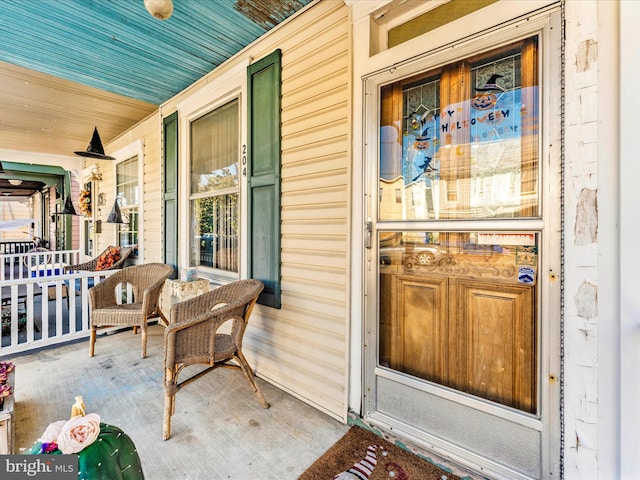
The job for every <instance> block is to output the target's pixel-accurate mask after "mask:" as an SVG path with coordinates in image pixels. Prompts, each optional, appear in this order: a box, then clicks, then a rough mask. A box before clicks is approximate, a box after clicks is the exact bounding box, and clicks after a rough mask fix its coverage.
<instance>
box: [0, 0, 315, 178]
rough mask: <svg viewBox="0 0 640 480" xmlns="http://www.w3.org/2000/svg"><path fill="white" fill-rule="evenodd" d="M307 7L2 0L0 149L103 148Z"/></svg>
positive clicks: (214, 1)
mask: <svg viewBox="0 0 640 480" xmlns="http://www.w3.org/2000/svg"><path fill="white" fill-rule="evenodd" d="M312 1H313V0H207V1H202V0H174V2H173V15H172V16H171V17H170V18H169V19H167V20H164V21H161V20H156V19H155V18H153V17H152V16H151V15H150V14H149V13H148V12H147V11H146V10H145V7H144V4H143V0H109V1H99V0H63V1H60V0H39V1H37V2H32V1H15V0H0V34H1V35H2V42H0V86H1V87H0V149H1V150H4V149H6V150H15V151H20V152H37V153H44V154H51V155H73V152H74V151H77V150H84V149H85V148H86V147H87V145H88V143H89V141H90V139H91V134H92V132H93V127H94V126H97V127H98V130H99V132H100V137H101V139H102V142H103V143H107V142H109V141H110V140H112V139H113V138H115V137H117V136H118V135H119V134H121V133H122V132H124V131H126V130H127V129H128V128H130V127H131V126H132V125H134V124H135V123H137V122H138V121H140V120H142V119H143V118H145V117H146V116H148V115H149V114H150V113H152V112H154V111H155V110H156V109H157V107H158V105H160V104H161V103H162V102H164V101H166V100H167V99H169V98H170V97H172V96H173V95H175V94H176V93H178V92H180V91H181V90H183V89H184V88H185V87H187V86H188V85H190V84H192V83H193V82H195V81H196V80H198V79H199V78H201V77H202V76H204V75H205V74H207V73H208V72H210V71H211V70H213V69H215V68H216V67H217V66H218V65H220V64H221V63H223V62H224V61H225V60H227V59H228V58H230V57H231V56H233V55H234V54H236V53H237V52H239V51H240V50H242V49H243V48H244V47H245V46H246V45H248V44H250V43H251V42H253V41H254V40H255V39H257V38H259V37H260V36H261V35H263V34H264V33H266V32H267V31H268V30H270V29H271V28H273V27H274V26H276V25H277V24H279V23H281V22H282V21H284V20H285V19H286V18H288V17H289V16H291V15H292V14H294V13H296V12H297V11H299V10H300V9H301V8H303V7H305V6H306V5H307V4H309V3H311V2H312ZM0 161H2V158H1V156H0ZM0 176H1V174H0Z"/></svg>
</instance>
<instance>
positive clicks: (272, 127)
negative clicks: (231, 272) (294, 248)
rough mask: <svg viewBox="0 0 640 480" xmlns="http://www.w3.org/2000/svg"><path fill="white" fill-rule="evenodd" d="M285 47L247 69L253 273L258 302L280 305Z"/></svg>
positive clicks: (248, 166)
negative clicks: (258, 289) (282, 60)
mask: <svg viewBox="0 0 640 480" xmlns="http://www.w3.org/2000/svg"><path fill="white" fill-rule="evenodd" d="M280 58H281V52H280V50H276V51H275V52H273V53H272V54H270V55H269V56H267V57H265V58H263V59H261V60H259V61H257V62H256V63H254V64H253V65H250V66H249V67H248V69H247V76H248V80H247V91H248V92H247V93H248V99H247V102H248V107H249V118H248V121H249V125H248V145H247V160H248V165H247V168H248V173H247V174H248V177H249V178H248V184H249V194H248V198H249V242H248V244H249V252H248V253H249V255H248V258H249V277H251V278H256V279H258V280H262V282H263V283H264V291H263V292H262V294H261V295H260V298H259V299H258V303H261V304H263V305H267V306H270V307H274V308H280Z"/></svg>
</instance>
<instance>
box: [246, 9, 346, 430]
mask: <svg viewBox="0 0 640 480" xmlns="http://www.w3.org/2000/svg"><path fill="white" fill-rule="evenodd" d="M349 25H350V23H349V20H348V17H347V9H346V7H345V6H344V4H343V3H342V2H323V3H321V4H319V5H317V6H316V7H313V8H311V9H310V10H309V11H307V12H306V13H305V14H304V15H302V16H300V17H298V18H296V19H295V20H294V21H292V22H290V23H288V24H287V25H286V26H285V28H282V29H281V30H279V31H278V35H277V36H278V37H281V38H278V42H277V47H278V48H281V49H282V199H281V202H282V218H281V222H282V238H281V241H282V309H281V310H274V309H270V308H264V307H260V306H259V307H258V308H256V311H255V314H254V315H255V316H254V320H253V326H254V327H256V328H252V329H250V330H249V331H248V335H247V337H248V338H247V345H248V346H249V347H250V348H251V350H252V353H253V355H251V357H252V360H253V362H254V365H255V366H256V368H257V370H258V372H259V374H260V375H261V376H262V377H264V378H266V379H268V380H270V381H271V382H273V383H275V384H277V385H280V386H281V387H282V388H284V389H285V390H287V391H289V392H291V393H292V394H294V395H295V396H297V397H299V398H302V399H303V400H305V401H307V402H309V403H310V404H312V405H314V406H316V407H317V408H319V409H321V410H323V411H325V412H327V413H328V414H330V415H332V416H335V417H336V418H339V419H345V418H346V412H347V405H346V395H347V392H346V388H347V382H346V376H347V371H346V368H347V351H346V348H347V345H348V339H347V336H346V335H347V324H348V311H349V287H348V276H349V271H348V268H347V265H348V263H349V258H348V254H347V252H348V249H347V245H348V231H349V228H348V221H349V208H348V199H349V165H350V152H349V147H348V146H349V143H350V106H351V101H350V72H351V70H350V54H349V42H350V36H349ZM257 46H258V45H256V47H257ZM265 53H269V52H268V51H266V52H265Z"/></svg>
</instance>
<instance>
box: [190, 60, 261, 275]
mask: <svg viewBox="0 0 640 480" xmlns="http://www.w3.org/2000/svg"><path fill="white" fill-rule="evenodd" d="M248 66H249V60H248V59H247V60H242V61H240V62H238V63H237V64H236V65H234V66H233V67H232V68H231V69H229V70H228V71H226V72H225V73H223V74H222V75H220V76H219V77H216V78H212V79H211V80H210V81H209V83H207V84H206V85H205V86H204V87H202V88H201V89H200V90H198V91H197V92H195V93H194V94H192V95H191V96H189V97H188V98H187V99H185V100H184V101H182V102H180V103H178V105H177V109H178V118H179V124H178V129H179V131H178V138H179V139H180V141H179V142H180V144H179V152H180V156H179V158H180V159H181V163H180V165H179V167H178V171H179V179H178V182H179V188H180V191H182V192H191V186H190V184H189V182H190V180H189V178H190V175H189V169H190V165H191V122H192V121H194V120H196V119H198V118H200V117H202V116H203V115H206V114H207V113H209V112H211V111H213V110H215V109H217V108H219V107H221V106H223V105H225V104H227V103H229V102H230V101H232V100H234V99H238V115H239V125H238V127H239V129H240V130H239V132H238V133H239V135H238V139H239V142H240V145H239V148H238V152H239V158H238V188H239V191H238V202H239V209H238V211H239V213H238V214H239V216H240V218H239V221H238V235H239V237H240V241H239V243H238V248H239V252H238V272H237V273H236V272H227V271H224V270H219V269H215V268H208V267H198V272H199V274H200V275H201V276H202V277H205V278H209V279H210V280H212V281H213V282H214V283H220V284H222V283H227V282H230V281H233V280H237V279H239V278H246V276H247V261H246V258H245V257H244V256H243V255H242V252H246V251H247V198H246V197H247V177H246V174H245V173H244V171H243V169H242V162H241V160H242V146H243V145H246V144H247V122H246V119H247V111H246V109H247V106H246V100H245V99H246V98H247V67H248ZM183 200H184V201H182V202H181V204H180V206H179V216H178V218H179V219H180V220H179V225H178V251H179V252H180V253H179V257H178V264H179V267H181V268H184V267H188V266H189V263H190V248H191V247H190V245H191V229H190V223H191V194H190V193H185V194H184V195H183Z"/></svg>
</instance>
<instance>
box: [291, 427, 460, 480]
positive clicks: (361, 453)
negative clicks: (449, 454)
mask: <svg viewBox="0 0 640 480" xmlns="http://www.w3.org/2000/svg"><path fill="white" fill-rule="evenodd" d="M332 479H335V480H390V479H393V480H459V479H460V477H458V476H457V475H454V474H452V473H450V472H448V471H446V470H443V469H442V468H439V467H438V466H436V465H434V464H433V463H431V462H429V461H428V460H426V459H423V458H421V457H419V456H418V455H415V454H414V453H411V452H408V451H407V450H404V449H402V448H400V447H398V446H396V445H393V444H391V443H389V442H387V441H386V440H384V439H383V438H382V437H380V436H378V435H376V434H375V433H373V432H371V431H369V430H365V429H364V428H360V427H357V426H353V427H351V428H350V429H349V431H347V433H346V434H345V435H344V436H343V437H342V438H341V439H340V440H338V441H337V442H336V443H335V444H334V445H333V446H332V447H331V448H329V450H327V451H326V452H325V453H324V455H323V456H322V457H320V458H319V459H318V460H316V461H315V462H314V463H313V465H311V466H310V467H309V468H308V469H307V470H306V471H305V472H304V473H303V474H302V475H301V476H300V477H299V479H298V480H332Z"/></svg>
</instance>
